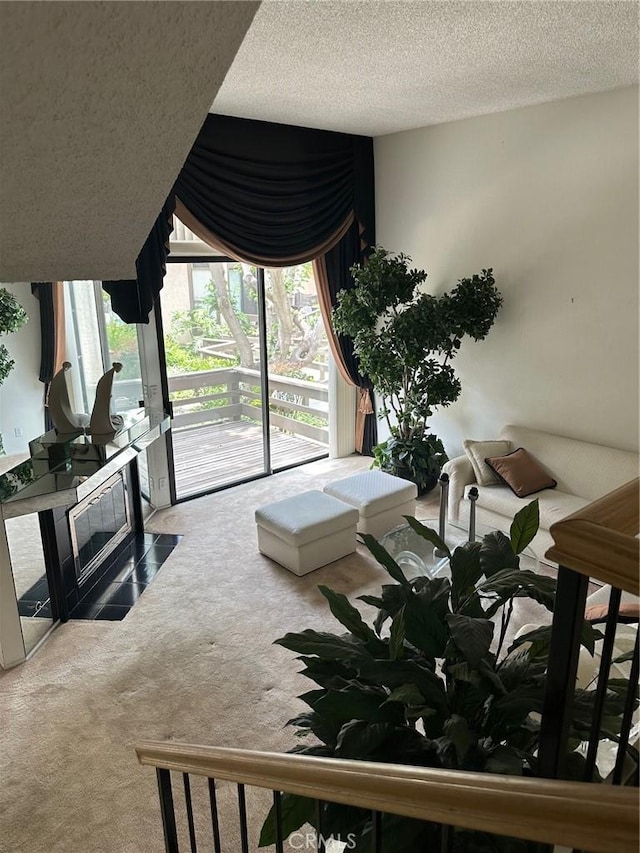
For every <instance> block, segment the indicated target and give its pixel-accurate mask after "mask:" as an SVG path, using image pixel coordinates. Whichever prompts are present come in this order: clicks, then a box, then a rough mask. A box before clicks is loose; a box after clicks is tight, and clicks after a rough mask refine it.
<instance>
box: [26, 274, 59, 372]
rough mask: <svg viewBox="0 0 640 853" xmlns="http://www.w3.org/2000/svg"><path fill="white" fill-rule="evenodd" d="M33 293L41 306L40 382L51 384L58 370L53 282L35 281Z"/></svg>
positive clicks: (32, 286) (32, 287)
mask: <svg viewBox="0 0 640 853" xmlns="http://www.w3.org/2000/svg"><path fill="white" fill-rule="evenodd" d="M31 292H32V293H33V295H34V296H35V297H36V298H37V299H38V302H39V305H40V374H39V376H38V379H39V380H40V382H44V383H45V384H46V383H49V382H51V380H52V379H53V374H54V373H55V369H56V320H55V314H54V308H53V282H51V281H35V282H33V284H32V285H31Z"/></svg>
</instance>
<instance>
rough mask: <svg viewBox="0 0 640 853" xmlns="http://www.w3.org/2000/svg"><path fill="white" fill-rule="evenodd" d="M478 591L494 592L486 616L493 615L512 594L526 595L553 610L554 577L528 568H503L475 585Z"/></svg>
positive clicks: (484, 592)
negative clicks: (493, 597) (539, 573)
mask: <svg viewBox="0 0 640 853" xmlns="http://www.w3.org/2000/svg"><path fill="white" fill-rule="evenodd" d="M476 589H477V591H478V592H479V593H483V594H486V593H495V595H496V596H497V600H496V601H495V602H493V603H492V604H491V606H490V607H489V608H488V609H487V610H486V616H487V617H489V618H490V617H491V616H493V615H494V614H495V613H496V612H497V611H498V609H499V608H500V607H502V605H503V604H504V602H505V601H508V600H509V599H510V598H513V597H514V596H527V597H528V598H532V599H533V600H534V601H537V602H538V604H542V605H543V606H544V607H546V608H547V610H551V611H553V607H554V603H555V593H556V580H555V578H548V577H545V576H544V575H538V574H536V573H535V572H531V571H529V570H520V569H503V570H502V571H499V572H495V573H494V574H492V575H491V576H489V577H488V579H487V580H485V581H484V582H483V583H481V584H478V586H477V587H476Z"/></svg>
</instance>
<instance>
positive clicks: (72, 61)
mask: <svg viewBox="0 0 640 853" xmlns="http://www.w3.org/2000/svg"><path fill="white" fill-rule="evenodd" d="M258 5H259V4H258V3H253V2H215V3H200V2H195V3H190V2H186V3H180V2H161V3H154V2H122V3H97V2H82V3H78V2H55V3H53V2H41V3H39V2H14V3H7V2H0V281H41V280H45V281H46V280H51V279H72V278H96V279H102V278H105V279H108V278H116V279H117V278H125V277H131V275H132V274H133V273H134V271H135V266H134V262H135V259H136V257H137V255H138V252H139V251H140V248H141V246H142V244H143V242H144V240H145V239H146V237H147V234H148V233H149V231H150V229H151V227H152V225H153V222H154V220H155V218H156V216H157V214H158V211H159V210H160V208H161V207H162V204H163V203H164V200H165V198H166V196H167V193H168V191H169V190H170V188H171V185H172V183H173V181H174V179H175V178H176V176H177V174H178V172H179V170H180V168H181V166H182V164H183V162H184V160H185V157H186V156H187V154H188V152H189V149H190V147H191V145H192V143H193V140H194V138H195V136H196V134H197V132H198V130H199V129H200V126H201V124H202V122H203V120H204V118H205V116H206V114H207V111H208V109H209V107H210V105H211V102H212V100H213V98H214V97H215V94H216V92H217V90H218V87H219V86H220V84H221V82H222V80H223V79H224V76H225V74H226V72H227V69H228V67H229V65H230V64H231V62H232V60H233V57H234V55H235V53H236V50H237V49H238V46H239V45H240V43H241V41H242V38H243V36H244V34H245V32H246V29H247V27H248V26H249V24H250V23H251V19H252V17H253V15H254V13H255V10H256V8H257V7H258Z"/></svg>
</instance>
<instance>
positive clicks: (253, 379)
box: [161, 256, 328, 500]
mask: <svg viewBox="0 0 640 853" xmlns="http://www.w3.org/2000/svg"><path fill="white" fill-rule="evenodd" d="M161 312H162V325H163V337H164V355H165V362H166V374H167V385H168V392H169V400H170V402H171V406H172V409H173V415H172V446H173V476H174V486H175V498H176V500H181V499H184V498H188V497H192V496H194V495H197V494H203V493H206V492H209V491H213V490H215V489H218V488H222V487H224V486H228V485H231V484H233V483H238V482H243V481H245V480H249V479H253V478H255V477H259V476H264V475H265V474H269V473H271V472H273V471H276V470H281V469H283V468H286V467H290V466H293V465H298V464H300V463H301V462H304V461H308V460H311V459H317V458H320V457H322V456H325V455H326V454H327V452H328V422H327V419H328V387H327V373H328V364H327V357H328V356H327V349H328V348H327V344H326V338H325V336H324V330H323V327H322V320H321V318H320V315H319V311H318V305H317V299H316V296H315V286H314V283H313V279H312V276H311V264H305V265H303V266H300V267H294V268H289V269H284V270H281V269H278V270H264V269H262V268H256V267H254V266H251V265H250V264H245V263H239V262H237V261H233V260H229V259H225V258H219V257H213V256H211V257H199V256H191V257H189V259H188V260H187V259H184V260H181V259H179V258H171V257H170V258H169V263H168V265H167V274H166V277H165V282H164V288H163V290H162V292H161Z"/></svg>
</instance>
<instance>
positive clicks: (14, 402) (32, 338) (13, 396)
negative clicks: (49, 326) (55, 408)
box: [0, 283, 44, 455]
mask: <svg viewBox="0 0 640 853" xmlns="http://www.w3.org/2000/svg"><path fill="white" fill-rule="evenodd" d="M0 287H4V288H6V289H7V290H8V291H10V292H11V293H13V295H14V296H15V297H16V298H17V300H18V302H20V304H21V305H22V307H23V308H24V309H25V311H26V312H27V314H28V315H29V321H28V322H27V323H26V325H24V326H23V327H22V328H21V329H19V330H18V331H17V332H13V333H11V334H7V335H2V336H1V337H0V342H1V343H3V344H4V345H5V346H6V348H7V349H8V350H9V354H10V356H11V358H13V360H14V361H15V367H14V368H13V370H12V371H11V373H10V374H9V376H7V378H6V379H5V381H4V382H3V383H2V385H1V386H0V433H2V436H3V441H4V449H5V451H6V453H7V454H8V455H9V454H12V453H23V452H26V451H27V450H28V443H29V441H30V440H31V439H32V438H36V437H37V436H39V435H42V433H43V432H44V407H43V403H42V395H43V393H44V386H43V385H42V383H41V382H40V381H39V380H38V373H39V372H40V307H39V303H38V300H37V299H36V298H35V296H33V295H32V293H31V285H30V284H24V283H22V284H0ZM16 428H17V429H21V430H22V436H21V437H18V436H16V434H15V430H16Z"/></svg>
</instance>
